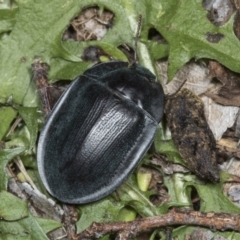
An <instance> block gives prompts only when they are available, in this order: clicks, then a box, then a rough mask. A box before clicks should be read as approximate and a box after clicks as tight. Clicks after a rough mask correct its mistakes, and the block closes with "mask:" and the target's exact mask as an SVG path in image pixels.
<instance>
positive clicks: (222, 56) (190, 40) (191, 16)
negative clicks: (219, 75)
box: [151, 0, 240, 80]
mask: <svg viewBox="0 0 240 240" xmlns="http://www.w3.org/2000/svg"><path fill="white" fill-rule="evenodd" d="M154 2H155V4H153V8H155V11H153V12H152V14H151V19H152V21H153V25H154V26H155V27H156V29H157V30H158V31H159V32H160V33H161V34H162V36H163V37H164V38H165V39H166V40H167V42H168V44H169V58H168V60H169V69H168V74H169V80H171V79H172V78H173V76H174V74H175V72H176V71H177V70H178V69H179V68H181V67H182V66H183V65H184V64H185V63H187V62H188V61H189V60H190V59H191V58H196V59H199V58H209V59H215V60H217V61H218V62H220V63H222V64H223V65H225V66H226V67H228V68H229V69H231V70H233V71H236V72H239V71H240V70H239V67H240V55H239V54H238V53H239V51H240V42H239V40H238V38H237V37H236V36H235V34H234V32H233V20H234V18H233V17H232V18H231V19H230V20H229V22H228V23H226V24H225V25H223V26H221V27H216V26H215V25H213V24H212V23H211V22H210V21H209V20H208V19H207V11H206V10H204V9H203V7H202V1H201V0H192V1H188V0H183V1H180V0H178V1H176V0H170V1H168V0H164V1H154ZM156 6H158V8H156ZM209 33H210V34H222V35H223V36H224V37H223V38H222V39H221V40H220V41H219V42H218V43H213V42H209V41H208V40H207V34H209Z"/></svg>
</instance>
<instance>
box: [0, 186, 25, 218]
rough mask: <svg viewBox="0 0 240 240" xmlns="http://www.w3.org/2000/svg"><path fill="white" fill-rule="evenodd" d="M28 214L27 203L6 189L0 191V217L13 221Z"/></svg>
mask: <svg viewBox="0 0 240 240" xmlns="http://www.w3.org/2000/svg"><path fill="white" fill-rule="evenodd" d="M27 216H28V208H27V203H26V202H24V201H22V200H20V199H19V198H17V197H15V196H14V195H12V194H11V193H8V192H6V191H0V219H4V220H7V221H13V220H18V219H22V218H24V217H27Z"/></svg>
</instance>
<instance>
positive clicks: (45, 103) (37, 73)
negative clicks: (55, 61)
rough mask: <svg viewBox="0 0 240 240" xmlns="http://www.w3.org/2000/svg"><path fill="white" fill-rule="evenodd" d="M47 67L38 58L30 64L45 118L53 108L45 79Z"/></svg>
mask: <svg viewBox="0 0 240 240" xmlns="http://www.w3.org/2000/svg"><path fill="white" fill-rule="evenodd" d="M47 69H48V65H47V64H46V63H44V62H42V61H41V59H40V58H35V59H34V61H33V64H32V70H33V79H34V81H35V83H36V86H37V88H38V92H39V96H40V99H41V103H42V107H43V110H44V113H45V118H46V117H47V116H48V115H49V113H50V112H51V109H52V107H53V100H52V96H51V94H50V92H49V87H50V86H49V84H48V79H47Z"/></svg>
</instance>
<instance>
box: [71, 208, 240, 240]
mask: <svg viewBox="0 0 240 240" xmlns="http://www.w3.org/2000/svg"><path fill="white" fill-rule="evenodd" d="M174 225H194V226H202V227H208V228H210V229H217V230H220V231H224V230H227V229H230V230H233V231H238V232H240V215H239V214H230V213H214V212H208V213H203V212H197V211H189V210H186V209H185V210H177V209H173V210H171V211H170V212H169V213H167V214H165V215H161V216H156V217H148V218H142V219H138V220H135V221H131V222H115V223H93V224H92V225H91V226H90V227H89V228H87V229H86V230H85V231H83V232H82V233H80V234H77V235H75V236H74V237H73V239H74V240H80V239H85V240H86V239H94V238H99V236H103V235H105V234H109V233H117V234H118V237H119V235H120V236H124V239H131V238H133V237H135V236H137V235H138V234H139V233H140V232H146V231H149V230H150V229H153V228H159V227H167V226H174ZM117 239H119V238H117Z"/></svg>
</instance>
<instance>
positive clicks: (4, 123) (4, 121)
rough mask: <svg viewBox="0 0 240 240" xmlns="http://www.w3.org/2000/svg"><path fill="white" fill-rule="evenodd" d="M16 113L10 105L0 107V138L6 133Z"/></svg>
mask: <svg viewBox="0 0 240 240" xmlns="http://www.w3.org/2000/svg"><path fill="white" fill-rule="evenodd" d="M16 115H17V112H16V111H15V110H14V109H13V108H12V107H1V108H0V123H1V125H0V139H2V138H3V137H4V136H5V135H6V134H7V132H8V131H9V128H10V125H11V123H12V121H13V119H14V118H15V117H16Z"/></svg>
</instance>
